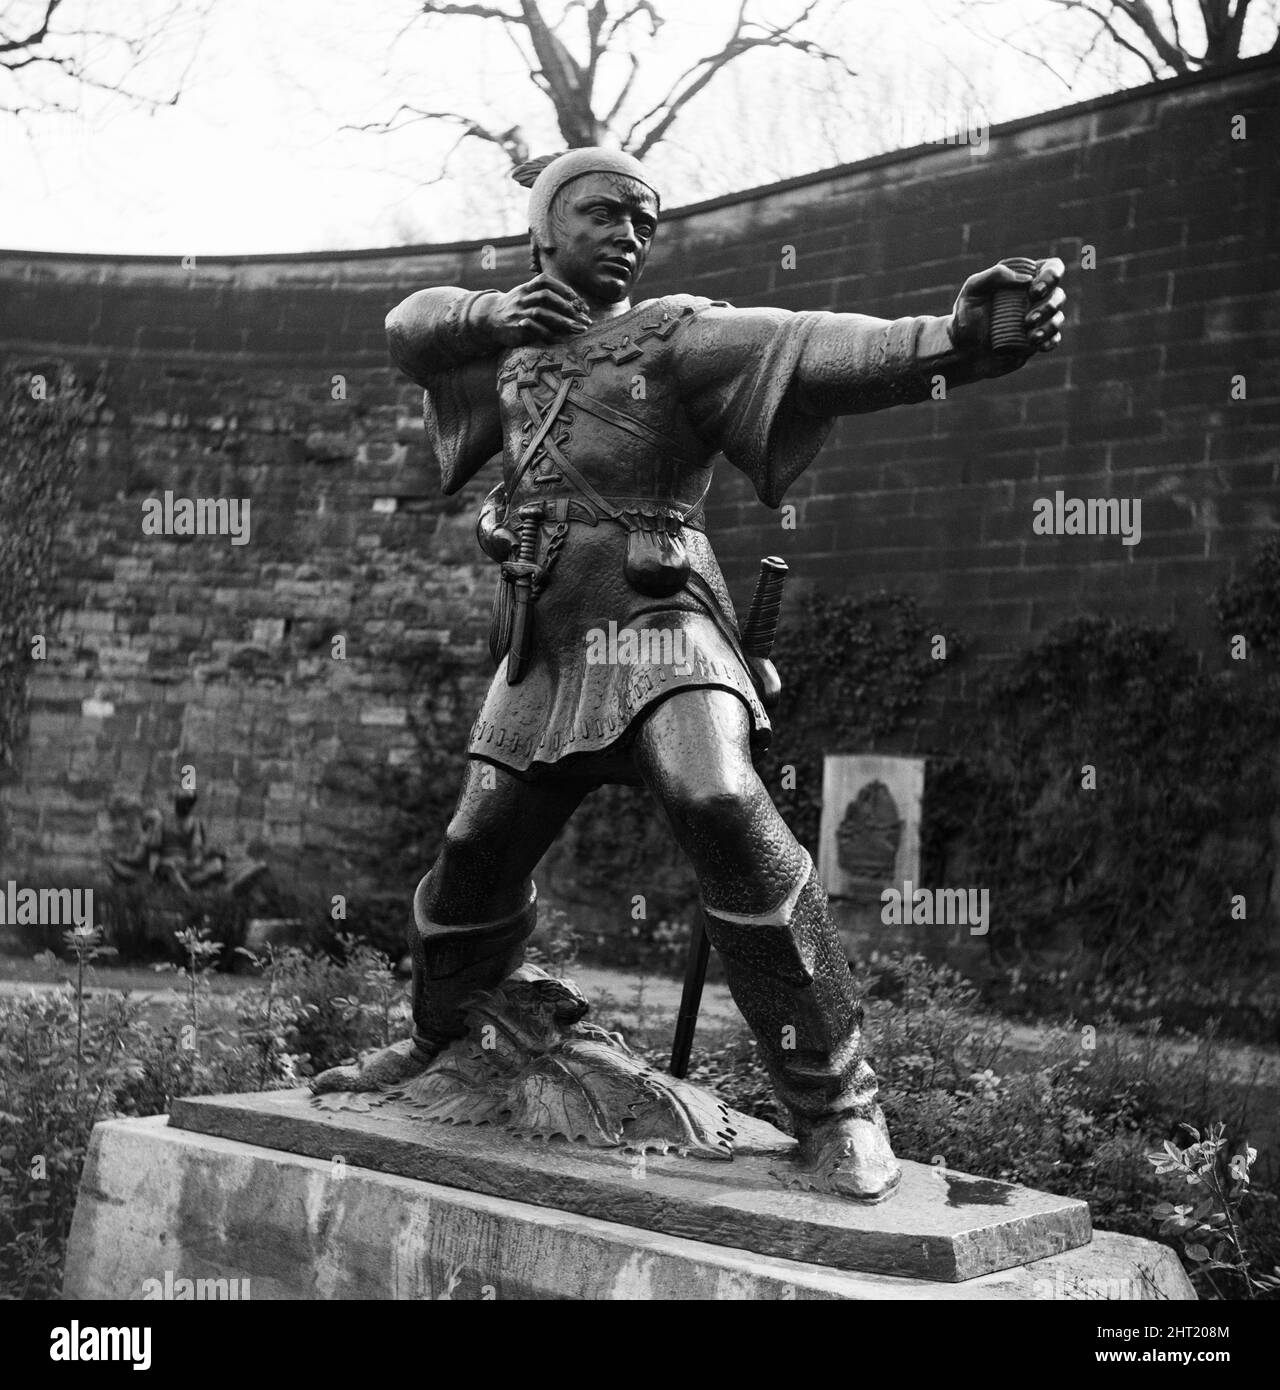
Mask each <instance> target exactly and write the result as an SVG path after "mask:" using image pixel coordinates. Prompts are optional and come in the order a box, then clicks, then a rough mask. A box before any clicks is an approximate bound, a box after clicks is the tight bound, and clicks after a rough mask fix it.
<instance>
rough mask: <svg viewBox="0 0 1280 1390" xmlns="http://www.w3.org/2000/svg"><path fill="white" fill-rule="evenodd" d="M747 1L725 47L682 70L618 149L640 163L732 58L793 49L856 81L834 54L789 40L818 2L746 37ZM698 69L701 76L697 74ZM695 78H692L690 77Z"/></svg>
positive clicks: (809, 42)
mask: <svg viewBox="0 0 1280 1390" xmlns="http://www.w3.org/2000/svg"><path fill="white" fill-rule="evenodd" d="M747 4H748V0H742V3H741V4H740V5H739V7H738V17H737V19H736V20H735V21H734V27H733V33H732V34H731V35H730V36H729V39H728V41H727V42H726V43H725V46H724V47H723V48H722V49H721V50H720V52H719V53H714V54H711V55H710V56H709V57H706V58H700V59H699V60H698V61H697V62H696V63H694V64H693V65H692V66H691V67H689V68H688V69H686V70H685V72H683V73H682V74H681V75H680V76H679V77H678V78H677V79H676V80H675V82H674V83H673V84H672V86H671V88H670V89H669V90H668V92H667V95H666V96H665V97H663V99H662V100H661V101H660V102H658V104H657V105H656V106H654V107H652V108H651V109H650V110H648V111H646V112H645V113H644V115H642V116H640V117H638V118H637V119H636V120H635V121H633V122H632V124H631V127H630V129H628V131H627V133H626V135H625V136H624V137H623V141H622V146H623V148H624V149H626V150H629V151H630V152H631V153H632V154H634V155H635V156H636V158H637V159H643V158H644V156H645V155H646V154H647V153H648V152H649V151H650V150H651V149H652V148H653V147H654V146H655V145H656V144H657V143H658V142H659V141H660V140H661V139H662V138H663V137H664V136H665V135H666V133H667V131H668V130H669V129H670V128H671V125H672V123H673V122H674V121H675V119H676V117H677V116H678V115H679V114H680V112H681V111H682V110H683V109H684V108H685V107H686V106H687V105H688V104H689V102H691V101H692V100H693V99H694V97H696V96H697V95H698V93H699V92H701V91H702V90H703V89H704V88H705V87H706V86H707V84H708V83H709V82H710V81H711V80H712V78H714V77H715V75H716V73H718V72H720V71H721V69H723V68H724V67H726V66H727V65H728V64H729V63H731V62H733V60H734V59H735V58H740V57H741V56H742V55H743V54H744V53H749V52H751V51H752V50H753V49H756V48H794V49H796V50H797V51H798V52H801V53H804V54H807V55H808V56H809V57H813V58H821V59H822V60H823V61H825V62H834V63H838V64H839V65H840V66H841V67H842V68H844V70H845V72H847V73H848V74H849V75H850V76H851V77H856V76H857V73H856V72H854V71H853V69H852V68H850V67H849V65H848V64H847V63H846V62H845V61H844V59H843V58H841V57H840V55H839V54H837V53H832V52H830V51H829V50H828V49H825V48H823V47H822V45H821V44H817V43H814V42H813V41H812V40H811V39H801V38H796V37H794V36H793V34H792V31H793V30H794V29H795V28H796V27H797V26H798V25H800V24H803V23H804V22H805V20H807V19H808V18H809V16H810V15H811V14H812V13H813V11H814V10H815V9H816V8H817V5H818V0H810V3H809V4H807V5H806V6H805V7H804V9H803V10H802V11H801V12H800V14H798V15H797V16H796V17H795V18H794V19H792V20H791V21H790V22H789V23H787V24H784V25H764V24H758V23H754V22H753V23H752V27H754V28H757V29H761V30H763V33H761V34H759V35H755V34H752V35H748V34H747V33H746V32H745V31H746V29H747V27H748V21H747V18H746V10H747ZM699 69H702V71H701V72H699V71H698V70H699ZM695 73H696V74H698V75H697V76H695V75H694V74H695ZM655 117H657V118H658V120H657V124H656V125H654V126H653V127H652V129H650V130H649V131H648V132H647V133H646V134H645V135H644V136H643V137H642V138H641V139H640V141H639V143H638V144H637V145H635V146H634V148H633V143H632V142H633V141H634V140H635V137H636V135H637V132H638V131H639V130H640V128H641V127H642V126H643V125H644V124H645V122H646V121H650V120H653V119H654V118H655Z"/></svg>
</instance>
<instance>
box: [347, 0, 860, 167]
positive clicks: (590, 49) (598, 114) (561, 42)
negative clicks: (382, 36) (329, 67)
mask: <svg viewBox="0 0 1280 1390" xmlns="http://www.w3.org/2000/svg"><path fill="white" fill-rule="evenodd" d="M821 3H822V0H809V3H806V4H804V5H803V7H802V8H801V9H800V11H799V13H798V14H796V15H795V16H794V18H792V19H790V20H788V21H786V22H785V23H782V24H773V23H768V22H766V21H764V20H760V19H754V18H751V17H750V16H749V15H748V13H747V11H748V9H749V6H750V0H741V3H740V4H739V6H738V11H737V16H736V18H735V20H734V22H733V27H732V30H731V31H730V33H729V34H728V35H727V37H726V38H725V40H724V42H723V43H722V44H721V46H720V47H719V48H718V49H717V50H716V51H715V52H714V53H710V54H708V55H706V56H705V57H702V58H699V59H697V60H696V61H695V62H693V63H691V64H689V66H688V67H687V68H685V69H684V71H683V72H682V73H681V74H680V75H679V76H678V77H677V78H676V79H675V81H674V82H672V83H671V85H670V86H669V88H668V89H667V91H666V92H665V93H664V94H663V96H662V97H661V98H660V99H659V100H658V101H656V102H654V103H652V104H651V105H649V106H647V107H646V108H644V109H641V110H638V111H632V109H631V105H630V103H631V98H632V96H633V92H634V88H635V80H636V76H637V74H638V73H639V70H640V60H639V58H638V57H637V56H636V54H635V52H634V47H633V40H634V39H635V37H636V36H637V35H638V34H640V33H642V32H644V31H647V37H648V38H649V39H653V38H655V37H657V35H658V32H659V30H660V29H661V28H662V25H663V23H664V20H663V18H662V16H661V15H660V14H659V13H658V10H657V7H656V6H655V5H653V4H651V3H649V0H635V2H634V3H632V0H590V2H588V0H569V2H568V3H567V4H565V5H564V6H563V8H562V10H561V12H560V14H559V15H558V17H556V18H555V19H548V17H547V15H546V14H545V13H544V8H545V0H544V3H543V4H542V5H540V4H539V0H513V4H512V5H510V6H509V7H506V8H503V7H501V6H499V5H483V4H482V5H459V4H444V3H437V0H419V15H418V16H417V17H416V18H428V19H429V18H432V17H448V18H459V19H461V18H468V19H477V20H483V21H486V22H488V23H491V24H497V25H500V26H502V28H503V30H504V31H505V32H506V34H507V36H508V37H509V38H510V39H511V41H512V42H513V43H514V44H515V45H516V47H517V49H518V50H519V52H520V55H521V57H522V58H523V60H524V63H525V66H526V68H527V69H528V72H529V78H530V80H531V81H532V83H533V85H534V86H535V87H536V88H537V89H538V91H539V92H540V93H541V94H542V96H543V97H544V98H546V100H547V101H548V102H549V103H550V104H551V106H552V108H553V110H554V112H555V118H556V124H557V126H558V127H559V130H560V134H561V136H562V137H563V139H564V141H565V144H566V145H568V146H569V147H570V148H577V147H581V146H583V145H613V146H616V147H618V148H621V149H623V150H626V151H627V152H628V153H630V154H633V155H635V156H636V157H637V158H643V157H644V156H645V155H646V154H648V153H649V151H650V150H652V149H653V148H654V146H655V145H657V144H658V143H659V142H660V141H661V140H662V139H663V138H664V137H665V136H666V134H667V133H668V131H670V129H671V127H672V126H673V125H674V124H675V122H676V120H677V119H678V118H679V117H680V115H681V113H682V112H683V111H684V110H685V108H686V107H687V106H688V105H689V103H690V102H692V101H693V100H694V99H695V98H696V97H697V96H698V95H699V94H700V93H701V92H702V91H704V90H705V89H706V87H707V86H708V85H709V84H710V83H711V82H712V81H713V80H714V79H715V77H716V76H717V74H718V73H720V72H721V71H723V69H724V68H725V67H726V66H727V65H728V64H729V63H732V62H733V61H734V60H735V59H737V58H740V57H742V56H743V55H744V54H746V53H751V52H753V51H755V50H757V49H762V48H775V49H776V48H789V49H793V50H795V51H797V52H800V53H803V54H805V55H806V56H808V57H811V58H816V59H818V60H820V61H822V62H829V63H835V64H838V65H839V66H840V67H841V68H842V69H843V70H844V71H845V72H846V73H848V74H849V76H851V77H853V76H856V74H855V73H854V72H853V70H852V69H851V68H850V67H849V66H848V64H847V63H845V61H844V59H843V58H841V57H840V56H839V55H838V54H836V53H832V52H831V51H830V50H828V49H826V48H824V47H823V46H822V45H821V44H820V43H818V42H817V41H816V40H814V39H812V38H808V37H806V36H805V34H804V33H803V32H801V31H802V30H803V29H804V28H805V26H806V25H807V24H808V23H809V21H810V20H811V19H812V18H813V16H814V12H815V11H816V10H818V9H819V7H820V5H821ZM571 27H576V29H577V33H576V34H570V33H569V30H570V28H571ZM575 50H576V51H575ZM606 58H619V59H621V60H622V62H623V66H624V68H625V75H624V76H623V77H622V78H621V80H620V81H616V82H615V83H614V84H613V90H612V91H611V92H608V93H604V92H602V91H601V90H600V87H601V85H602V83H601V81H600V77H601V65H602V62H603V61H604V60H605V59H606ZM419 121H430V122H440V123H445V124H450V125H455V126H458V127H459V128H460V134H459V136H458V139H457V141H456V142H455V144H454V145H453V147H452V149H450V151H449V155H452V154H453V153H454V151H455V150H457V149H458V147H459V146H460V145H461V144H462V143H463V142H464V141H466V140H469V139H474V140H481V141H485V142H487V143H489V144H492V145H496V146H497V147H498V148H499V149H501V150H502V151H503V153H504V154H506V156H507V157H508V158H509V159H510V161H511V163H512V164H513V165H517V164H522V163H523V162H524V161H525V160H527V159H528V158H529V154H530V150H529V146H528V142H527V140H526V138H525V135H524V132H523V130H522V129H521V127H520V126H519V125H513V126H510V127H508V128H506V129H499V128H497V127H495V126H493V125H491V124H486V123H485V122H483V121H480V120H477V119H475V117H474V116H472V115H469V114H466V113H463V112H458V111H440V110H424V109H422V108H421V107H419V106H414V105H411V104H407V103H406V104H402V105H400V106H399V107H397V109H396V110H395V112H393V113H392V115H391V117H390V118H389V119H388V120H385V121H375V122H370V123H368V124H365V125H361V126H356V127H348V128H353V129H357V130H374V131H390V130H401V129H403V128H404V127H405V126H407V125H411V124H414V123H416V122H419ZM448 157H449V156H446V161H447V159H448Z"/></svg>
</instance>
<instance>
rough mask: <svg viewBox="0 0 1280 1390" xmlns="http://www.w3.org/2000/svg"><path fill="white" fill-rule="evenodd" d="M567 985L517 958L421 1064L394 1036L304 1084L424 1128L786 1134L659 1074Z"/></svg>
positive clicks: (614, 1142)
mask: <svg viewBox="0 0 1280 1390" xmlns="http://www.w3.org/2000/svg"><path fill="white" fill-rule="evenodd" d="M588 1008H589V1005H588V1004H587V1001H586V999H585V998H584V996H583V995H582V992H581V991H580V990H579V989H578V987H577V986H576V985H575V984H574V983H573V982H572V981H571V980H564V979H557V978H555V977H553V976H551V975H548V974H547V973H546V972H545V971H543V970H541V969H539V968H538V967H537V966H533V965H522V966H521V967H520V968H519V969H518V970H517V971H516V972H515V973H514V974H512V975H511V976H510V978H508V979H507V980H506V981H504V982H503V984H501V985H500V986H499V987H498V988H497V989H496V990H493V991H492V992H491V993H488V994H484V995H481V996H478V997H477V999H476V1001H475V1002H474V1004H473V1005H472V1007H471V1009H470V1010H469V1012H468V1014H467V1034H466V1036H465V1037H462V1038H459V1039H458V1040H457V1041H456V1042H454V1043H452V1044H451V1045H450V1046H448V1047H447V1048H445V1049H444V1051H442V1052H441V1053H440V1054H439V1055H438V1056H436V1057H435V1058H434V1059H432V1060H431V1061H430V1062H427V1063H425V1064H421V1063H419V1064H415V1062H414V1059H413V1051H412V1047H411V1045H410V1044H409V1043H400V1044H396V1045H394V1046H392V1047H389V1048H387V1049H385V1050H384V1051H383V1052H381V1053H378V1054H377V1055H376V1056H374V1057H372V1058H370V1059H367V1060H366V1062H365V1063H364V1065H363V1066H348V1067H334V1068H332V1069H331V1070H329V1071H327V1072H323V1073H322V1074H321V1075H320V1076H318V1077H317V1078H316V1079H315V1080H314V1081H313V1082H312V1087H311V1088H312V1090H313V1091H314V1092H315V1093H316V1098H315V1104H316V1106H317V1108H319V1109H321V1110H325V1111H331V1112H341V1111H350V1112H353V1113H358V1114H372V1113H374V1112H377V1111H381V1110H382V1109H384V1108H386V1109H388V1110H389V1112H390V1113H392V1114H397V1115H401V1116H406V1117H409V1118H414V1119H418V1120H420V1121H421V1122H423V1123H424V1124H427V1123H435V1124H445V1125H474V1126H481V1125H491V1126H494V1127H496V1128H498V1129H501V1130H504V1131H505V1132H506V1133H508V1134H512V1135H516V1136H517V1137H520V1138H523V1139H529V1140H546V1141H553V1140H558V1139H559V1140H567V1141H569V1142H572V1143H581V1144H584V1145H586V1146H587V1147H589V1148H604V1149H620V1150H623V1151H626V1152H629V1153H633V1154H640V1155H643V1154H648V1153H660V1154H666V1153H676V1154H681V1155H692V1156H693V1157H696V1158H705V1159H718V1160H720V1161H722V1162H727V1161H729V1160H731V1159H732V1158H733V1157H734V1155H735V1153H740V1154H741V1153H786V1152H788V1151H789V1150H791V1149H792V1148H794V1141H792V1140H791V1139H790V1138H788V1137H787V1135H785V1134H783V1133H782V1131H781V1130H779V1129H776V1128H775V1127H774V1126H773V1125H770V1124H766V1123H765V1122H764V1121H762V1120H757V1119H753V1118H752V1117H751V1116H749V1115H743V1114H741V1113H740V1112H739V1111H737V1110H733V1109H731V1108H730V1107H729V1106H727V1105H726V1104H725V1103H724V1101H722V1100H721V1099H720V1098H719V1097H718V1096H716V1095H715V1094H714V1093H712V1092H711V1091H708V1090H706V1089H704V1088H703V1087H700V1086H694V1085H691V1084H690V1083H689V1082H687V1081H681V1080H678V1079H677V1078H676V1077H674V1076H671V1075H669V1074H668V1073H666V1072H662V1071H658V1070H656V1069H655V1068H654V1067H652V1066H650V1065H649V1064H648V1063H647V1062H645V1061H644V1060H643V1059H641V1058H639V1057H637V1056H636V1054H635V1053H634V1052H632V1051H631V1049H630V1048H629V1047H628V1046H627V1045H626V1043H625V1042H624V1041H623V1039H622V1037H621V1035H620V1034H618V1033H610V1032H608V1031H606V1030H605V1029H603V1028H598V1027H596V1026H595V1025H594V1024H591V1023H586V1022H584V1021H583V1020H584V1019H585V1016H586V1014H587V1011H588Z"/></svg>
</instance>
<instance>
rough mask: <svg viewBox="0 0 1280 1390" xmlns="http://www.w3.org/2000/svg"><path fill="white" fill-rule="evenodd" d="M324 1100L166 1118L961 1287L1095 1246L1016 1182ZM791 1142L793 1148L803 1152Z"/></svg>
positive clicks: (1056, 1205) (1064, 1209)
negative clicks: (503, 1125) (840, 1187)
mask: <svg viewBox="0 0 1280 1390" xmlns="http://www.w3.org/2000/svg"><path fill="white" fill-rule="evenodd" d="M352 1100H353V1102H354V1103H355V1106H356V1108H353V1109H341V1110H335V1109H328V1108H323V1107H322V1106H319V1105H317V1104H316V1103H315V1102H314V1101H312V1099H311V1098H310V1096H309V1094H308V1092H306V1091H273V1092H266V1093H263V1094H259V1095H241V1096H200V1097H195V1098H190V1099H185V1100H179V1101H175V1102H174V1105H173V1113H172V1118H171V1121H170V1123H171V1124H173V1125H175V1126H177V1127H179V1128H182V1129H187V1130H195V1131H198V1132H200V1133H203V1134H209V1135H215V1136H217V1137H218V1138H222V1139H232V1140H237V1141H239V1142H242V1143H250V1144H256V1145H262V1146H265V1147H267V1148H272V1149H283V1150H286V1151H287V1152H290V1153H295V1154H302V1155H305V1156H307V1157H308V1158H318V1159H322V1160H323V1161H325V1162H326V1163H329V1162H333V1161H334V1160H335V1159H337V1158H341V1160H342V1163H343V1165H344V1166H350V1165H354V1166H356V1167H360V1168H367V1169H371V1170H373V1171H375V1172H379V1173H391V1174H395V1175H397V1176H399V1177H405V1178H416V1179H419V1180H420V1181H423V1182H430V1183H440V1184H443V1185H444V1186H447V1187H455V1188H465V1189H467V1190H468V1191H471V1192H480V1193H484V1194H486V1195H487V1196H492V1197H506V1198H510V1199H512V1200H515V1201H520V1202H524V1203H529V1204H531V1205H534V1206H541V1207H552V1208H555V1209H557V1210H559V1211H561V1212H572V1213H574V1214H575V1215H579V1216H588V1217H595V1218H597V1219H599V1220H604V1221H611V1222H617V1223H619V1224H623V1225H627V1226H635V1227H639V1228H641V1229H642V1230H649V1231H658V1232H661V1233H662V1234H664V1235H673V1236H682V1237H685V1238H686V1239H690V1240H696V1241H705V1242H708V1243H710V1244H713V1245H728V1246H732V1247H734V1248H739V1249H747V1250H752V1251H754V1252H755V1253H756V1254H759V1255H769V1256H774V1257H777V1258H781V1259H791V1260H800V1261H802V1262H805V1263H811V1264H820V1265H825V1266H829V1267H831V1268H833V1269H843V1270H848V1271H853V1272H859V1273H873V1274H894V1275H903V1276H906V1277H909V1278H918V1279H933V1280H942V1281H945V1282H948V1283H950V1282H955V1281H957V1280H962V1279H972V1278H975V1277H977V1276H978V1275H982V1274H990V1273H993V1272H995V1271H996V1270H1000V1269H1008V1268H1010V1267H1012V1266H1013V1265H1021V1264H1026V1263H1028V1262H1029V1261H1031V1260H1037V1259H1043V1258H1045V1257H1047V1256H1049V1255H1056V1254H1058V1253H1060V1252H1061V1251H1063V1250H1068V1249H1072V1248H1074V1247H1075V1246H1079V1245H1084V1244H1085V1243H1086V1242H1087V1241H1088V1240H1089V1237H1090V1221H1089V1208H1088V1206H1087V1205H1086V1204H1085V1203H1084V1202H1080V1201H1076V1200H1074V1199H1072V1198H1070V1197H1052V1196H1049V1195H1047V1194H1046V1193H1043V1192H1032V1191H1031V1190H1030V1189H1028V1188H1025V1187H1016V1186H1014V1185H1012V1184H1010V1183H1001V1182H990V1181H987V1180H986V1179H981V1178H971V1177H968V1176H966V1175H965V1174H963V1173H950V1172H945V1173H939V1171H938V1170H935V1169H933V1168H930V1167H926V1166H924V1165H922V1164H918V1163H904V1164H903V1178H902V1185H901V1187H900V1188H899V1189H898V1191H897V1192H896V1193H895V1194H894V1195H893V1196H892V1197H891V1198H890V1199H889V1200H888V1201H886V1202H883V1203H880V1204H879V1205H877V1206H863V1205H862V1204H860V1203H857V1202H850V1201H847V1200H845V1199H843V1198H840V1197H833V1196H828V1195H826V1194H824V1193H817V1192H808V1191H798V1190H794V1189H791V1188H789V1187H787V1186H786V1183H787V1181H788V1179H789V1178H792V1177H793V1176H794V1173H795V1169H794V1164H793V1160H792V1157H791V1153H790V1152H789V1151H787V1150H784V1151H783V1152H781V1153H772V1154H768V1153H745V1154H744V1153H739V1154H738V1155H736V1156H735V1157H734V1159H733V1161H732V1162H715V1161H711V1160H708V1159H697V1158H681V1157H678V1156H676V1155H665V1156H657V1155H653V1154H650V1155H647V1156H645V1157H644V1159H643V1161H641V1157H640V1155H637V1154H631V1153H627V1152H624V1151H621V1150H617V1149H596V1148H589V1147H587V1146H586V1145H584V1144H569V1143H566V1142H564V1141H557V1140H553V1141H551V1142H549V1143H537V1142H532V1141H530V1140H527V1139H519V1138H516V1137H514V1136H512V1135H510V1134H506V1133H504V1132H502V1131H500V1130H497V1129H494V1128H492V1127H489V1126H485V1127H476V1126H473V1125H448V1124H439V1123H433V1122H430V1121H424V1120H422V1119H420V1118H417V1117H415V1116H414V1115H413V1114H412V1112H410V1111H406V1110H404V1109H402V1108H397V1107H394V1106H391V1105H382V1106H379V1107H377V1108H373V1109H370V1108H367V1106H365V1107H362V1106H361V1101H360V1097H352ZM792 1147H794V1145H792Z"/></svg>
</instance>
